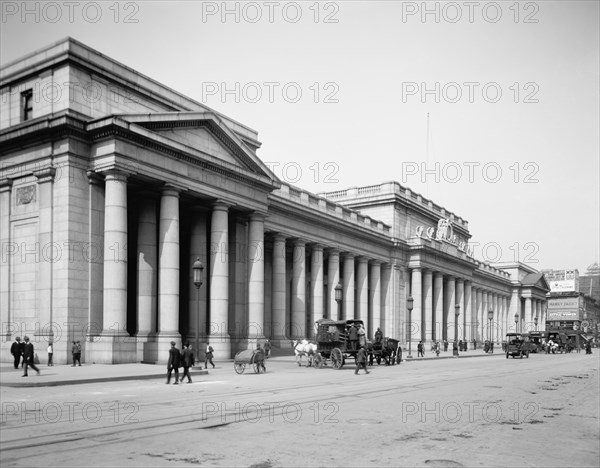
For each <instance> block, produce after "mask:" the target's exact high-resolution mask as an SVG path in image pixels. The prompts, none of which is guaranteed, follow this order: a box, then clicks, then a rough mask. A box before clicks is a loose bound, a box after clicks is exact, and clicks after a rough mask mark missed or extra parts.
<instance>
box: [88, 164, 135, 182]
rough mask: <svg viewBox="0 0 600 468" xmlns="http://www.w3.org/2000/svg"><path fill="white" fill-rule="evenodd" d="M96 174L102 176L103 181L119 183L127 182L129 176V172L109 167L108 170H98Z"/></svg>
mask: <svg viewBox="0 0 600 468" xmlns="http://www.w3.org/2000/svg"><path fill="white" fill-rule="evenodd" d="M96 173H97V174H103V175H104V180H105V181H108V180H116V181H119V182H127V179H128V178H129V176H130V175H131V173H130V172H127V171H123V170H121V169H117V168H114V167H111V168H109V169H100V170H97V171H96Z"/></svg>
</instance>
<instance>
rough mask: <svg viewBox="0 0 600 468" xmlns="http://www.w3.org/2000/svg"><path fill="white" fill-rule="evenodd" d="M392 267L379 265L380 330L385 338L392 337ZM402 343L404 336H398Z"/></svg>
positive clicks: (393, 289) (386, 264)
mask: <svg viewBox="0 0 600 468" xmlns="http://www.w3.org/2000/svg"><path fill="white" fill-rule="evenodd" d="M392 273H393V267H392V264H391V263H384V264H383V265H381V309H382V310H381V330H382V331H383V334H384V335H385V336H394V335H393V334H392V331H393V324H394V319H393V314H394V292H395V288H394V284H393V281H392V278H393V274H392ZM405 308H406V307H405ZM398 339H401V340H402V341H403V342H404V340H405V339H406V335H404V336H398Z"/></svg>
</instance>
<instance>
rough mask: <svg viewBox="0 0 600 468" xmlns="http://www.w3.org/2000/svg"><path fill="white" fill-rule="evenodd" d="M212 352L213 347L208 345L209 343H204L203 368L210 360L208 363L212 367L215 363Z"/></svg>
mask: <svg viewBox="0 0 600 468" xmlns="http://www.w3.org/2000/svg"><path fill="white" fill-rule="evenodd" d="M213 352H214V349H213V347H212V346H211V345H210V343H206V354H205V357H204V368H205V369H206V368H207V364H208V363H209V362H210V365H211V366H212V367H213V369H214V368H215V364H214V362H213Z"/></svg>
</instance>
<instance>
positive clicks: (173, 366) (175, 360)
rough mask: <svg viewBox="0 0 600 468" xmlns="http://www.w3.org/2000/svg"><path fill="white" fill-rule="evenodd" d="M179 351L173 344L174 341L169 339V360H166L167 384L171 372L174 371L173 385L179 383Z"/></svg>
mask: <svg viewBox="0 0 600 468" xmlns="http://www.w3.org/2000/svg"><path fill="white" fill-rule="evenodd" d="M180 358H181V353H180V352H179V349H177V347H176V346H175V342H174V341H171V349H170V350H169V361H168V362H167V384H169V383H171V373H172V372H173V371H175V382H173V385H177V384H178V383H179V368H180V367H181V359H180Z"/></svg>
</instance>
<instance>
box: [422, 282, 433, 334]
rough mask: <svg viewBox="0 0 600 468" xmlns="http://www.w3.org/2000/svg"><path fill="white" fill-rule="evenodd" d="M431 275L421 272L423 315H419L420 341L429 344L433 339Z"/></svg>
mask: <svg viewBox="0 0 600 468" xmlns="http://www.w3.org/2000/svg"><path fill="white" fill-rule="evenodd" d="M432 328H433V273H432V271H431V270H425V271H424V272H423V314H422V315H421V330H422V331H421V340H423V343H430V342H431V340H432V339H433V338H432V337H433V330H432Z"/></svg>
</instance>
